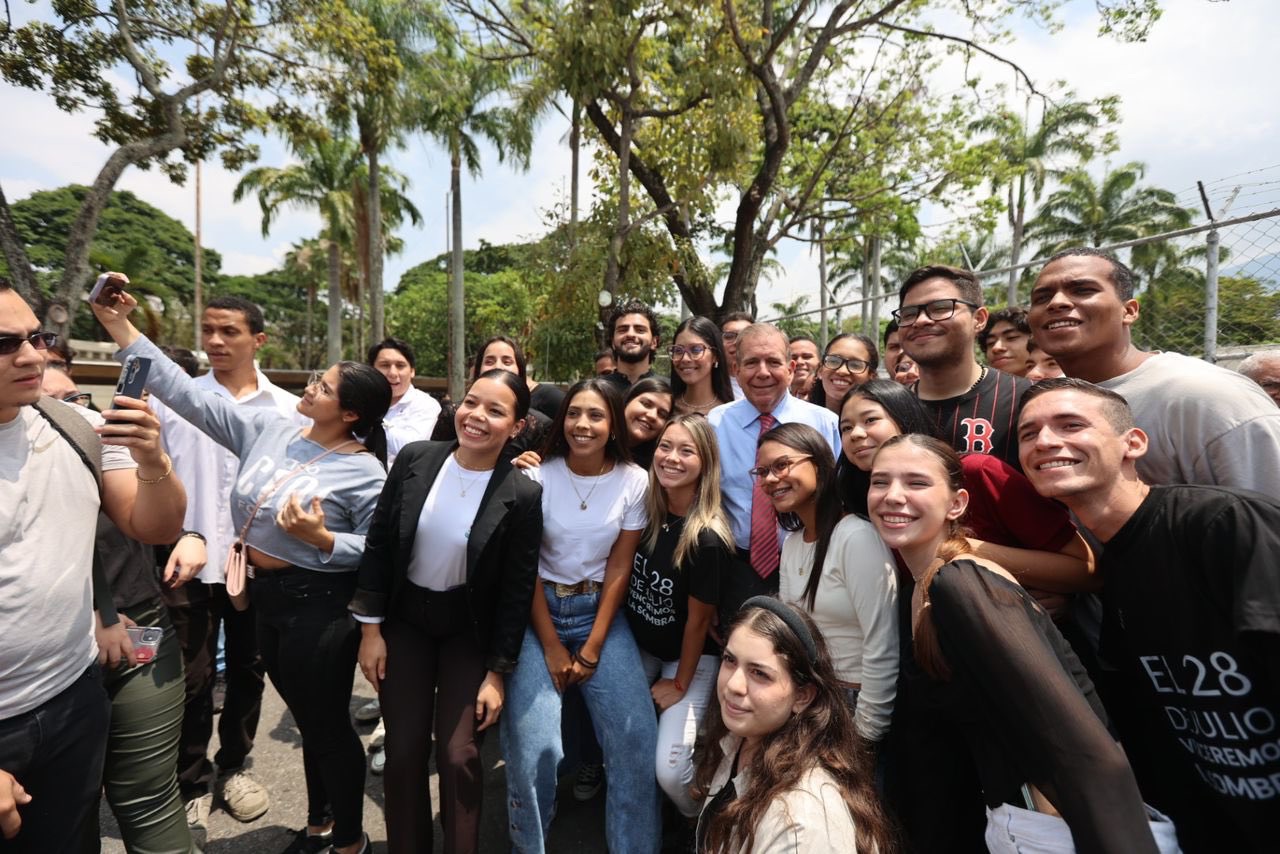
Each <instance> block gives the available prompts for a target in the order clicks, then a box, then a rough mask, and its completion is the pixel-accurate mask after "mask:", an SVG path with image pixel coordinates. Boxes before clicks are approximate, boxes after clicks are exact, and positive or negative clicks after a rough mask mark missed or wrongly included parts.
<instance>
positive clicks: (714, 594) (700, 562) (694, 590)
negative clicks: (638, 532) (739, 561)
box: [627, 514, 731, 661]
mask: <svg viewBox="0 0 1280 854" xmlns="http://www.w3.org/2000/svg"><path fill="white" fill-rule="evenodd" d="M683 530H684V518H683V517H681V516H676V515H674V514H668V515H667V521H666V523H665V524H664V525H663V526H662V529H661V530H659V531H658V540H657V542H656V543H655V544H654V548H653V551H652V553H650V552H649V550H648V546H647V544H646V543H642V544H641V545H640V548H639V549H637V550H636V557H635V562H634V563H633V565H632V569H631V579H630V580H629V581H628V583H627V622H628V623H629V624H630V626H631V633H632V634H633V635H635V639H636V645H637V646H639V647H640V648H641V649H642V650H644V651H645V652H647V653H649V654H650V655H652V656H655V657H657V658H660V659H662V660H663V661H678V660H679V659H680V647H681V646H682V645H683V644H684V627H685V623H687V622H688V620H689V597H690V596H692V597H694V598H695V599H697V600H698V601H699V602H703V603H705V604H707V605H712V606H717V605H718V604H719V602H720V578H721V575H722V574H723V572H724V569H725V566H726V565H727V564H728V562H729V560H730V559H731V556H730V551H729V547H728V546H726V545H725V544H724V543H723V542H722V541H721V540H720V538H719V537H717V536H716V535H715V534H713V533H711V532H710V531H703V533H702V536H701V537H699V538H698V543H697V547H696V548H695V549H694V550H693V551H691V552H690V553H689V554H688V555H687V556H686V557H685V560H684V565H683V566H681V567H675V566H673V565H672V564H673V560H672V559H673V557H674V556H675V550H676V544H677V543H678V542H679V541H680V533H681V532H682V531H683ZM702 654H703V655H719V654H720V650H719V649H718V648H717V647H716V644H715V641H713V640H712V639H711V636H710V635H709V634H708V636H707V640H706V642H705V643H704V644H703V647H702Z"/></svg>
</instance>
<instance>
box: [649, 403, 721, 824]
mask: <svg viewBox="0 0 1280 854" xmlns="http://www.w3.org/2000/svg"><path fill="white" fill-rule="evenodd" d="M648 512H649V527H648V528H647V529H646V531H645V536H644V539H643V540H642V541H641V545H640V548H639V549H638V550H637V552H636V559H635V563H634V565H633V566H632V569H631V579H630V584H629V585H628V588H627V602H626V608H627V620H628V622H629V623H630V625H631V631H632V634H634V635H635V639H636V644H637V646H639V648H640V659H641V661H642V662H643V663H644V668H645V677H646V678H647V680H648V682H649V684H650V688H649V691H650V694H651V695H652V697H653V702H654V704H655V705H657V707H658V711H659V719H658V748H657V752H656V754H655V763H654V764H655V768H656V771H657V775H658V784H659V785H660V786H661V787H662V790H663V791H664V792H665V793H666V794H667V796H668V797H669V798H671V800H672V802H673V803H674V804H675V805H676V807H677V808H678V809H679V810H680V812H681V813H682V814H683V815H685V816H687V817H691V816H695V815H697V814H698V803H697V802H696V801H695V800H694V799H693V797H692V795H690V793H689V784H690V783H691V782H692V781H693V743H694V739H695V737H696V736H697V734H698V732H699V731H700V729H701V726H700V725H701V722H702V718H703V715H704V713H705V711H706V708H707V704H708V703H709V702H710V701H711V688H712V683H713V682H714V681H715V674H716V666H717V664H718V661H719V659H718V656H719V647H718V646H717V645H716V643H715V641H714V640H712V639H711V638H710V636H709V630H710V628H711V623H712V620H713V619H714V617H715V614H716V610H717V608H718V606H719V604H720V583H721V576H722V575H723V574H724V571H725V567H727V566H728V564H729V562H730V561H732V560H733V559H734V557H733V555H734V549H733V545H732V543H733V533H732V532H731V531H730V529H729V520H728V519H727V518H726V517H725V515H724V510H723V509H722V508H721V505H720V454H719V451H718V449H717V446H716V437H715V432H714V431H713V430H712V429H711V427H710V426H709V425H708V424H707V421H706V419H705V418H703V417H702V416H700V415H677V416H676V417H675V418H674V419H673V420H672V421H671V423H669V424H668V425H667V426H666V428H665V429H664V430H663V431H662V434H661V435H660V436H659V438H658V445H657V449H656V451H655V452H654V456H653V467H652V468H651V469H650V470H649V497H648Z"/></svg>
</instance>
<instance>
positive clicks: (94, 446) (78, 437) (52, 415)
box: [35, 395, 102, 495]
mask: <svg viewBox="0 0 1280 854" xmlns="http://www.w3.org/2000/svg"><path fill="white" fill-rule="evenodd" d="M35 407H36V412H39V413H40V414H41V415H43V416H44V417H45V420H46V421H48V422H49V423H50V424H52V425H53V429H55V430H57V431H58V432H59V433H60V434H61V435H62V438H64V439H66V440H67V442H69V443H70V444H71V447H73V448H75V450H76V453H77V454H79V455H80V459H82V460H84V464H85V465H86V466H88V467H89V471H90V472H92V473H93V480H94V483H96V484H97V485H98V494H99V495H101V494H102V439H100V438H99V437H98V434H97V433H96V432H94V429H93V425H92V424H90V423H89V422H88V420H86V419H85V418H84V416H82V415H80V413H78V412H76V411H74V410H73V409H72V408H71V404H69V403H63V402H62V401H60V400H56V399H54V398H52V397H49V396H48V395H42V396H41V397H40V399H39V400H37V401H36V403H35Z"/></svg>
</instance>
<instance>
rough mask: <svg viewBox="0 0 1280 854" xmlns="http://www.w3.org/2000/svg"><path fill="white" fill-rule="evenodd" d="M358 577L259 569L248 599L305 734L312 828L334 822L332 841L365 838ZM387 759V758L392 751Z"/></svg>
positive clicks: (265, 655) (265, 652)
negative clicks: (354, 712) (354, 695)
mask: <svg viewBox="0 0 1280 854" xmlns="http://www.w3.org/2000/svg"><path fill="white" fill-rule="evenodd" d="M355 587H356V574H355V573H354V572H341V573H328V572H313V571H312V570H309V569H296V568H290V569H277V570H258V571H257V577H256V578H254V579H253V580H252V581H251V582H249V594H250V596H251V597H252V599H253V606H254V608H255V609H256V610H257V614H258V643H259V644H260V646H261V647H262V660H263V662H265V664H266V666H267V674H268V675H269V676H270V677H271V683H272V684H273V685H275V686H276V690H277V691H279V692H280V696H281V697H283V698H284V702H285V705H287V706H288V707H289V711H290V713H291V714H292V715H293V719H294V722H295V723H297V725H298V732H299V733H301V735H302V764H303V770H304V772H305V774H306V781H307V823H308V824H310V825H321V824H324V823H325V822H326V821H327V820H328V818H329V816H330V815H332V817H333V824H334V826H333V843H334V845H336V846H338V847H342V846H344V845H351V844H353V843H356V842H359V841H360V840H361V839H362V838H363V834H364V819H363V811H364V772H365V764H364V749H363V748H362V747H361V745H360V737H359V736H358V735H356V730H355V727H354V725H353V724H352V723H351V687H352V683H353V681H354V679H355V668H356V653H357V651H358V650H359V647H360V633H359V631H358V629H357V627H356V622H355V619H354V618H352V616H351V614H350V613H349V612H348V611H347V605H348V603H350V602H351V597H352V595H353V594H354V593H355ZM388 755H389V754H388Z"/></svg>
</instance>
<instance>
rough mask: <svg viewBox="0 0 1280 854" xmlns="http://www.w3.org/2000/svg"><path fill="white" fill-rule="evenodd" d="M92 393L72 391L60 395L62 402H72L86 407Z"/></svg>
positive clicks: (91, 398)
mask: <svg viewBox="0 0 1280 854" xmlns="http://www.w3.org/2000/svg"><path fill="white" fill-rule="evenodd" d="M91 400H93V395H91V394H89V392H87V391H72V392H68V393H67V394H65V395H63V396H62V402H63V403H74V404H75V405H76V406H84V407H86V408H87V407H88V406H89V402H90V401H91Z"/></svg>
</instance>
